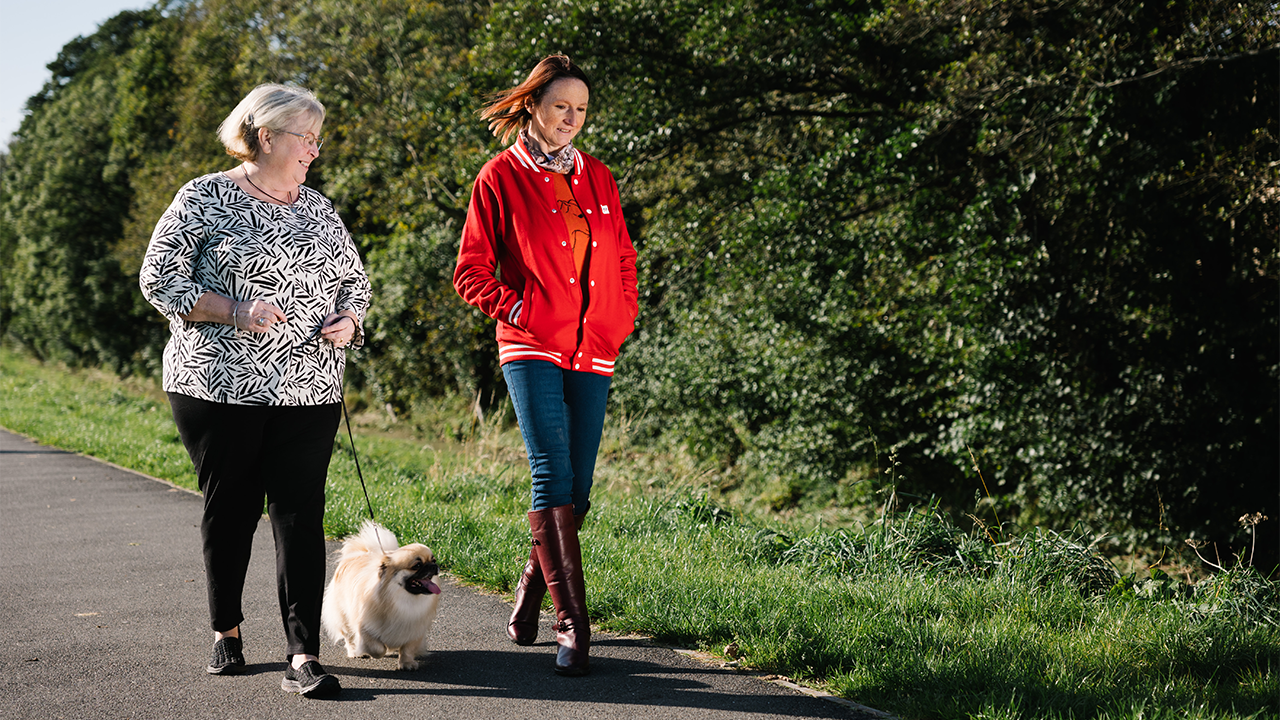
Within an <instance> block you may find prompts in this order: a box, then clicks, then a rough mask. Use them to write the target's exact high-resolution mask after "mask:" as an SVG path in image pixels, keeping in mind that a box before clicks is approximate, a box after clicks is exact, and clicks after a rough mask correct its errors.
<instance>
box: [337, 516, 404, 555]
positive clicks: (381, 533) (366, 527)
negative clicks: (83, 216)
mask: <svg viewBox="0 0 1280 720" xmlns="http://www.w3.org/2000/svg"><path fill="white" fill-rule="evenodd" d="M399 549H400V543H399V541H398V540H396V536H395V533H393V532H391V531H390V530H388V529H386V528H384V527H382V526H381V525H379V524H378V523H376V522H374V521H372V520H365V521H364V524H363V525H361V526H360V532H358V533H356V534H355V535H352V536H351V537H349V538H347V540H346V542H344V543H343V544H342V555H343V557H346V556H347V555H349V554H355V553H371V554H377V555H390V554H391V553H393V552H395V551H396V550H399Z"/></svg>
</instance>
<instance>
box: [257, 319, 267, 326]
mask: <svg viewBox="0 0 1280 720" xmlns="http://www.w3.org/2000/svg"><path fill="white" fill-rule="evenodd" d="M258 324H259V325H266V324H267V319H266V318H258Z"/></svg>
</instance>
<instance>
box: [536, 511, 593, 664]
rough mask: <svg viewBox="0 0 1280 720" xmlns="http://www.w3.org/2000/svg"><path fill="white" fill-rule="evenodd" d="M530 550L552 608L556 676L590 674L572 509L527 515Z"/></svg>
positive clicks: (587, 627) (583, 590)
mask: <svg viewBox="0 0 1280 720" xmlns="http://www.w3.org/2000/svg"><path fill="white" fill-rule="evenodd" d="M529 528H530V529H531V530H532V531H533V547H534V550H535V551H536V553H537V555H538V565H539V566H540V567H541V568H542V576H543V578H544V579H545V580H546V584H547V592H549V593H551V601H552V603H554V604H555V607H556V644H557V645H559V649H558V650H557V652H556V673H557V674H559V675H569V676H576V675H586V674H587V673H588V672H590V669H591V668H590V661H589V657H588V653H589V652H590V649H591V623H590V622H589V621H588V620H587V589H586V583H585V582H584V581H583V578H582V549H581V548H580V547H579V545H578V528H577V523H576V522H575V521H574V517H573V506H572V505H561V506H560V507H554V508H551V509H549V510H534V511H533V512H530V513H529Z"/></svg>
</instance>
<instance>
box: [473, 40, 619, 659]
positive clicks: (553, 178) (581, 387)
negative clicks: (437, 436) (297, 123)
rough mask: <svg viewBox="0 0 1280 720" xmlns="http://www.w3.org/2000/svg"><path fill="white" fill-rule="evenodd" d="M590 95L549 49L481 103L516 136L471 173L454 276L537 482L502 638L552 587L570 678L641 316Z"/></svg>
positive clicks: (529, 619)
mask: <svg viewBox="0 0 1280 720" xmlns="http://www.w3.org/2000/svg"><path fill="white" fill-rule="evenodd" d="M590 95H591V83H590V81H589V80H588V79H587V76H586V74H585V73H584V72H583V71H582V70H581V68H579V67H578V66H577V65H575V64H574V63H572V62H570V60H569V58H568V57H565V56H563V55H552V56H550V57H547V58H544V59H543V60H542V61H541V62H539V63H538V64H537V66H535V67H534V68H533V71H532V72H530V73H529V77H528V78H527V79H526V80H525V81H524V82H522V83H520V84H519V85H518V86H516V87H514V88H511V89H510V90H507V91H505V92H502V93H499V94H498V95H497V97H496V99H495V100H494V101H493V102H492V103H490V104H489V105H488V106H487V107H486V108H485V109H484V111H483V112H482V114H481V116H482V117H483V118H485V119H487V120H490V124H489V127H490V129H491V130H493V132H494V134H495V135H499V136H501V137H502V140H503V142H508V141H509V139H510V138H511V136H512V135H515V136H516V139H515V142H514V143H513V144H512V145H511V147H509V148H508V149H506V150H504V151H503V152H502V153H500V154H499V155H498V156H497V157H495V158H493V159H492V160H490V161H489V162H488V163H487V164H486V165H485V166H484V168H482V169H481V170H480V174H479V176H478V177H477V178H476V181H475V186H474V188H473V190H472V193H471V203H470V207H469V208H468V211H467V221H466V225H465V226H464V227H463V230H462V242H461V246H460V248H459V250H458V265H457V268H456V270H455V271H454V276H453V284H454V287H455V288H456V289H457V291H458V294H459V295H461V296H462V298H463V299H464V300H466V301H467V302H468V303H470V304H472V305H474V306H475V307H477V308H479V309H480V310H481V311H482V312H484V313H485V314H486V315H488V316H489V317H492V318H494V319H496V320H497V321H498V327H497V337H498V358H499V361H500V363H501V365H502V372H503V375H504V376H505V377H506V381H507V389H508V391H509V392H510V393H511V400H512V404H513V406H514V407H515V412H516V418H517V420H518V421H519V423H520V432H521V434H522V435H523V437H524V442H525V448H526V449H527V450H528V454H529V467H530V470H531V471H532V474H533V493H532V494H533V502H532V510H531V511H530V512H529V527H530V531H531V533H532V535H533V549H532V551H531V552H530V553H529V559H528V561H527V562H526V563H525V568H524V572H523V573H522V574H521V577H520V580H519V582H518V584H517V586H516V605H515V610H514V611H513V612H512V615H511V620H510V622H509V623H508V626H507V634H508V636H509V637H510V638H511V640H512V641H513V642H515V643H517V644H520V645H528V644H531V643H532V642H533V641H534V639H535V638H536V637H537V633H538V612H539V607H540V605H541V603H542V598H543V596H544V594H545V593H547V592H550V594H551V600H552V603H553V604H554V605H555V610H556V643H557V644H558V646H559V647H558V650H557V655H556V666H555V671H556V672H557V673H559V674H561V675H571V676H572V675H585V674H587V673H588V672H589V671H590V662H589V655H588V653H589V650H590V646H591V626H590V624H589V621H588V618H587V606H586V587H585V582H584V580H583V573H582V556H581V548H580V546H579V540H578V530H580V529H581V527H582V522H583V519H584V518H585V517H586V513H587V509H588V508H590V507H591V500H590V493H591V484H592V475H593V473H594V471H595V462H596V453H597V451H598V450H599V447H600V435H601V432H602V430H603V426H604V414H605V401H606V400H607V398H608V395H609V383H610V380H611V378H612V376H613V371H614V364H615V362H616V360H617V357H618V351H619V348H620V347H621V345H622V342H623V340H625V339H626V338H627V336H628V335H630V334H631V331H632V330H634V329H635V318H636V314H637V312H638V311H639V306H638V302H637V292H636V253H635V249H634V248H633V247H632V245H631V238H630V236H629V235H628V234H627V227H626V224H625V223H624V222H623V220H622V203H621V201H620V199H619V196H618V186H617V183H616V182H614V179H613V175H612V174H611V173H610V172H609V169H608V168H606V167H605V166H604V164H602V163H601V162H600V161H599V160H596V159H595V158H593V157H591V156H590V155H588V154H586V153H584V152H582V151H581V150H579V149H577V148H575V147H574V146H573V140H574V138H575V137H577V135H578V133H579V132H580V131H581V130H582V127H583V123H584V122H585V121H586V115H587V103H588V101H589V100H590ZM499 268H500V270H499Z"/></svg>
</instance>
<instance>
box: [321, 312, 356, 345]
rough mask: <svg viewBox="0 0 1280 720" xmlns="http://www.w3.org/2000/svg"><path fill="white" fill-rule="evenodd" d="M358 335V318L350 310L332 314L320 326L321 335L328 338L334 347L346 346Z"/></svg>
mask: <svg viewBox="0 0 1280 720" xmlns="http://www.w3.org/2000/svg"><path fill="white" fill-rule="evenodd" d="M355 336H356V319H355V317H353V316H352V315H351V314H349V312H348V311H346V310H343V311H342V312H340V313H334V314H330V315H329V316H328V317H326V318H325V319H324V324H323V325H322V326H321V327H320V337H321V338H323V339H325V340H328V341H329V342H330V343H332V344H333V346H334V347H339V348H340V347H346V346H347V345H350V344H351V339H352V338H354V337H355Z"/></svg>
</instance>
